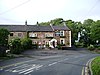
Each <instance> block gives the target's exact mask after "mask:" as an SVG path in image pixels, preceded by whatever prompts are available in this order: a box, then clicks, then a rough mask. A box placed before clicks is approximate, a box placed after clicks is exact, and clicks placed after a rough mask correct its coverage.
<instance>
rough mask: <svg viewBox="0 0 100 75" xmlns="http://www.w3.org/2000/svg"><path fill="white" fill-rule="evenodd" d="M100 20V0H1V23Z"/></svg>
mask: <svg viewBox="0 0 100 75" xmlns="http://www.w3.org/2000/svg"><path fill="white" fill-rule="evenodd" d="M55 18H63V19H64V20H69V19H71V20H73V21H83V20H84V19H88V18H90V19H93V20H100V0H0V24H24V22H25V21H26V20H27V21H28V24H36V22H37V21H38V22H47V21H50V20H53V19H55Z"/></svg>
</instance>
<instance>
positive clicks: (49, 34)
mask: <svg viewBox="0 0 100 75" xmlns="http://www.w3.org/2000/svg"><path fill="white" fill-rule="evenodd" d="M45 37H53V33H45Z"/></svg>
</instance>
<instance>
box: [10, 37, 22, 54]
mask: <svg viewBox="0 0 100 75" xmlns="http://www.w3.org/2000/svg"><path fill="white" fill-rule="evenodd" d="M21 48H22V46H21V40H20V39H19V38H15V39H12V40H11V41H10V42H9V49H10V52H11V53H13V54H20V53H21V51H22V49H21Z"/></svg>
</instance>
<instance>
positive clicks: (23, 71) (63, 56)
mask: <svg viewBox="0 0 100 75" xmlns="http://www.w3.org/2000/svg"><path fill="white" fill-rule="evenodd" d="M23 55H25V57H21V58H16V59H11V60H6V61H2V62H0V75H81V72H82V68H83V67H84V66H86V65H85V64H86V62H87V61H88V60H89V59H91V58H93V57H95V56H99V55H100V54H94V53H91V52H90V51H88V50H86V49H83V48H80V49H77V50H29V51H26V52H24V53H23Z"/></svg>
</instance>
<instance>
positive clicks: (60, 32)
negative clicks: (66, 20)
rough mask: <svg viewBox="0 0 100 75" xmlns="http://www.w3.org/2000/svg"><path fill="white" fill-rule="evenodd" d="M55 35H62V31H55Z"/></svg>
mask: <svg viewBox="0 0 100 75" xmlns="http://www.w3.org/2000/svg"><path fill="white" fill-rule="evenodd" d="M55 36H64V31H56V32H55Z"/></svg>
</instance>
